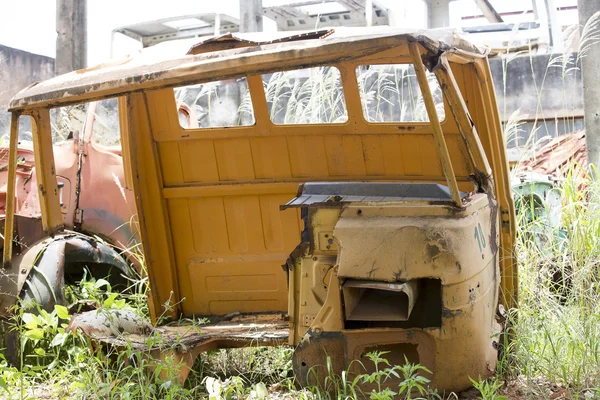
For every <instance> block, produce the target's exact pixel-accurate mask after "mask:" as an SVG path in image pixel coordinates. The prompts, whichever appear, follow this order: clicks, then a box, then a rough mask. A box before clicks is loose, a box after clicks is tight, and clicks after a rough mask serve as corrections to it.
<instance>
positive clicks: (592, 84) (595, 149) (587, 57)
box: [577, 0, 600, 178]
mask: <svg viewBox="0 0 600 400" xmlns="http://www.w3.org/2000/svg"><path fill="white" fill-rule="evenodd" d="M577 9H578V11H579V26H580V27H581V28H580V29H581V32H582V35H585V36H588V35H589V34H588V35H586V34H585V33H583V27H584V26H585V24H586V22H587V21H588V20H589V19H590V17H591V16H592V15H594V13H596V12H597V11H599V10H600V0H578V1H577ZM590 34H591V35H597V34H598V33H597V32H590ZM588 37H589V36H588ZM581 41H582V43H583V49H580V53H579V54H580V55H581V56H582V57H581V74H582V77H583V116H584V124H585V140H586V144H587V160H588V164H594V165H596V166H597V167H600V79H599V75H600V43H599V42H598V40H594V39H591V40H588V41H587V42H588V43H585V38H584V37H582V38H581ZM596 178H598V177H596Z"/></svg>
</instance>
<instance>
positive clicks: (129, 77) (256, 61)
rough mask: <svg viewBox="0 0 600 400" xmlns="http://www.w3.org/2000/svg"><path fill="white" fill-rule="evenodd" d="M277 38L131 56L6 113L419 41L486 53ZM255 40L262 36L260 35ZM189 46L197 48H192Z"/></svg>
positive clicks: (45, 90) (376, 32)
mask: <svg viewBox="0 0 600 400" xmlns="http://www.w3.org/2000/svg"><path fill="white" fill-rule="evenodd" d="M279 34H280V35H279V37H277V39H276V40H272V41H256V37H258V36H257V35H256V34H249V35H246V36H245V35H243V34H236V35H235V36H233V35H231V34H229V36H230V37H231V38H232V40H233V41H236V40H239V41H243V42H244V43H245V46H246V47H241V48H231V46H229V47H228V45H224V46H222V48H223V49H219V48H218V46H217V47H215V46H214V45H215V41H219V40H220V37H215V40H214V41H210V40H209V41H206V40H205V41H204V42H207V43H210V44H211V45H212V46H213V47H211V50H210V51H206V52H203V53H201V54H197V55H184V56H179V57H176V58H170V59H167V58H165V56H164V55H163V54H162V52H158V51H149V52H147V53H142V54H141V55H139V56H137V57H130V58H126V59H122V60H118V61H114V62H109V63H105V64H101V65H98V66H95V67H91V68H87V69H82V70H78V71H73V72H70V73H68V74H64V75H60V76H57V77H54V78H52V79H49V80H46V81H43V82H38V83H34V84H32V85H31V86H29V87H27V88H25V89H23V90H22V91H20V92H19V93H17V94H16V95H15V96H14V97H13V99H12V100H11V102H10V105H9V111H22V110H26V109H30V108H36V107H56V106H64V105H69V104H76V103H81V102H87V101H93V100H98V99H102V98H107V97H114V96H119V95H123V94H125V93H128V92H135V91H140V90H150V89H159V88H164V87H174V86H182V85H188V84H192V83H199V82H203V81H204V82H207V81H213V80H221V79H228V78H234V77H239V76H244V75H256V74H263V73H269V72H274V71H281V70H285V69H293V68H299V67H302V68H304V67H309V66H311V65H318V64H327V63H335V62H336V61H337V60H341V59H344V60H347V59H349V58H358V57H362V56H365V55H368V54H373V53H377V52H380V51H383V50H386V49H390V48H394V47H397V46H401V45H405V44H406V43H407V42H408V41H417V42H419V43H420V44H421V45H423V47H424V48H425V49H426V50H427V51H428V52H429V53H430V54H432V55H436V54H440V53H441V52H449V53H454V54H457V55H460V56H462V57H466V58H471V59H472V58H481V57H485V56H486V54H487V49H483V48H480V47H477V46H476V45H474V44H472V43H470V42H468V41H467V40H465V39H464V38H462V37H461V36H459V35H458V34H457V33H456V32H455V31H454V30H444V29H442V30H429V31H406V30H397V29H393V28H387V27H374V28H346V29H340V28H336V30H335V32H331V34H329V35H326V36H319V35H308V37H312V38H311V39H306V40H299V39H298V38H297V37H296V35H294V36H293V37H290V38H287V39H286V38H281V32H280V33H279ZM288 34H289V33H288ZM275 36H276V35H275ZM260 37H261V38H264V37H265V34H262V36H260ZM315 37H317V39H315ZM251 41H254V43H250V42H251ZM228 43H231V41H229V42H228ZM194 48H195V49H196V51H197V50H198V46H194ZM150 49H152V48H150ZM406 55H407V56H408V50H407V53H406Z"/></svg>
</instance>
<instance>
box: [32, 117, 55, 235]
mask: <svg viewBox="0 0 600 400" xmlns="http://www.w3.org/2000/svg"><path fill="white" fill-rule="evenodd" d="M31 117H32V118H33V120H34V121H35V123H34V124H32V125H31V127H32V130H33V132H32V133H33V151H34V153H35V166H36V168H35V174H36V178H37V182H38V193H39V196H40V210H41V213H42V226H43V227H44V232H45V233H46V234H47V235H50V236H52V235H54V233H55V232H57V231H58V230H60V229H62V228H63V217H62V213H61V211H60V201H59V195H58V185H57V183H56V168H55V166H54V149H53V147H52V132H51V128H50V112H49V110H48V109H47V108H40V109H36V110H33V111H32V112H31Z"/></svg>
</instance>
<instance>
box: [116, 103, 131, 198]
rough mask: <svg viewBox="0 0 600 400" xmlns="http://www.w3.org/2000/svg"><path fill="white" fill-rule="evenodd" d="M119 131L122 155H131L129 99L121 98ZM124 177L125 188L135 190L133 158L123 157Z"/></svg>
mask: <svg viewBox="0 0 600 400" xmlns="http://www.w3.org/2000/svg"><path fill="white" fill-rule="evenodd" d="M118 107H119V130H120V132H121V150H122V154H129V152H130V150H131V149H130V145H129V115H128V114H127V111H128V110H127V99H126V98H125V97H119V99H118ZM123 175H124V176H125V187H126V188H127V189H129V190H133V176H132V172H131V158H129V157H123Z"/></svg>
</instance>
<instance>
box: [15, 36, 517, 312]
mask: <svg viewBox="0 0 600 400" xmlns="http://www.w3.org/2000/svg"><path fill="white" fill-rule="evenodd" d="M411 40H416V39H415V36H411V35H406V34H402V35H396V36H389V35H388V36H386V37H382V38H379V39H378V38H371V37H370V38H366V39H360V40H358V39H350V38H348V39H344V38H341V39H340V38H338V39H332V40H330V41H328V40H323V41H322V42H318V43H317V42H310V43H307V44H302V45H299V44H297V43H289V44H284V45H278V46H273V47H272V48H270V47H266V48H264V49H251V50H248V49H245V50H244V51H238V50H234V51H230V52H223V53H219V54H218V55H217V56H215V55H214V54H204V55H200V56H194V57H189V58H187V59H186V60H183V61H179V63H177V62H176V61H168V62H161V63H156V64H148V66H144V67H139V66H136V63H135V62H133V63H131V64H127V63H126V64H123V65H122V66H119V67H115V68H113V69H111V70H107V71H100V72H98V70H90V71H86V72H83V73H81V76H80V77H79V78H77V79H73V78H70V80H62V81H61V79H60V77H59V78H55V79H54V80H51V81H48V83H43V84H40V85H38V86H36V87H33V88H31V89H28V90H27V91H24V92H22V93H20V94H19V96H18V98H16V99H15V100H14V101H13V102H12V103H11V108H12V109H13V110H15V111H19V110H29V109H34V110H36V107H45V106H47V105H49V104H52V105H53V106H54V105H58V104H74V103H77V102H82V101H89V100H93V99H96V98H100V97H105V96H111V95H117V94H119V95H124V96H125V97H126V98H127V113H126V114H125V115H127V119H128V120H127V121H126V122H127V123H128V125H127V129H125V130H124V131H123V132H124V133H128V135H129V136H128V138H127V140H125V141H124V143H126V144H127V146H126V147H128V148H129V152H128V153H127V152H124V157H125V159H126V163H125V164H126V165H127V166H129V165H131V177H132V181H133V182H132V184H133V187H134V189H135V191H136V194H137V196H136V197H137V199H136V201H137V209H138V212H139V220H140V227H141V236H142V240H143V246H144V252H145V255H146V264H147V267H148V271H149V275H150V282H151V296H152V303H153V304H154V305H155V308H156V310H155V315H154V316H155V317H157V316H160V315H161V314H163V313H166V314H167V315H171V316H176V315H183V316H192V315H206V314H226V313H228V312H233V311H243V312H258V311H263V312H264V311H285V310H287V308H288V293H287V284H286V277H285V273H284V272H283V270H282V268H281V264H283V263H284V262H285V259H286V258H287V255H288V254H289V253H290V252H291V251H292V250H293V249H294V247H295V246H296V245H297V244H298V243H299V241H300V231H301V229H302V222H301V220H300V218H299V213H298V212H297V211H295V210H286V211H283V212H281V211H279V205H281V204H284V203H286V202H287V201H289V200H290V199H291V198H292V197H294V195H295V194H296V187H297V185H298V184H300V183H303V182H307V181H409V182H438V183H444V184H445V183H446V182H447V181H448V179H450V180H453V179H455V180H456V182H457V184H458V188H459V189H460V190H461V191H463V192H469V191H472V190H473V189H474V185H473V184H472V183H471V181H470V179H469V175H470V174H473V173H474V172H475V168H474V166H473V163H472V161H471V158H470V156H469V152H470V150H469V149H468V148H467V145H466V140H465V139H464V137H463V136H461V131H460V130H459V129H458V125H457V123H456V122H455V120H454V118H453V113H452V112H451V110H450V109H449V106H448V104H446V106H445V108H446V110H445V115H446V117H445V119H444V121H442V122H441V124H440V128H441V134H442V135H443V139H444V142H445V143H446V146H447V150H448V153H449V158H450V163H451V168H445V169H444V168H442V162H441V159H440V156H439V149H438V145H437V144H436V140H435V139H434V130H433V129H432V128H431V125H430V124H429V123H367V122H366V121H365V119H364V117H363V114H362V107H361V100H360V98H359V96H358V93H359V91H358V85H357V80H356V76H355V71H356V67H357V66H359V65H368V64H377V63H381V64H393V63H406V62H410V60H412V58H411V55H410V52H409V46H408V42H409V41H411ZM419 40H421V39H419ZM423 46H424V47H423ZM436 46H437V45H435V43H434V41H433V40H431V39H422V42H421V45H420V47H419V50H420V53H421V54H425V55H427V50H426V49H429V51H431V52H436V51H437V50H438V49H439V48H440V47H436ZM460 48H461V49H462V50H456V51H455V53H453V54H452V56H451V57H449V61H450V67H451V68H452V72H453V73H454V79H455V81H456V84H457V86H458V88H459V89H460V91H461V93H462V96H463V97H464V99H465V103H466V105H467V108H468V111H469V112H470V115H471V118H472V119H473V121H474V123H475V126H476V128H477V134H478V135H479V139H480V140H481V144H482V147H483V149H484V151H485V155H486V157H487V159H488V161H489V164H490V166H491V169H492V171H493V176H494V182H495V185H496V187H495V188H494V189H493V190H494V191H495V195H496V197H497V199H498V204H499V207H500V210H501V213H503V214H502V215H501V218H502V221H503V224H502V227H503V230H502V234H501V241H500V246H501V248H504V249H505V250H504V251H505V253H506V255H507V256H511V255H512V251H513V250H512V241H513V238H514V215H513V214H514V212H513V209H512V202H511V200H510V190H509V186H508V177H507V166H506V161H505V157H504V150H503V144H502V135H501V131H500V124H499V121H498V116H497V109H496V105H495V101H494V96H493V87H492V84H491V80H490V77H489V67H488V65H487V62H486V60H485V55H484V53H477V52H476V51H473V52H472V53H471V52H469V51H468V50H464V49H466V48H468V46H462V45H461V47H460ZM314 65H331V66H335V67H336V68H338V70H339V71H340V73H341V79H342V84H343V90H344V95H345V102H346V105H347V109H348V120H347V121H346V122H344V123H341V124H317V125H275V124H273V123H271V121H270V120H269V119H268V110H267V104H266V102H265V100H264V99H265V95H264V92H263V88H262V80H261V78H260V74H262V73H269V72H274V71H278V70H286V69H297V68H299V67H300V66H302V67H305V66H314ZM242 76H246V77H247V78H248V85H249V90H250V95H251V98H252V105H253V108H254V114H255V119H256V123H255V124H254V125H252V126H243V127H232V128H210V129H183V128H181V127H180V125H179V122H178V117H177V107H176V103H175V98H174V95H173V89H172V87H174V86H181V85H186V84H193V83H199V82H209V81H212V80H220V79H223V78H234V77H242ZM134 91H135V92H134ZM40 110H43V111H42V112H46V113H47V109H40ZM36 112H37V111H36ZM41 121H42V122H43V119H42V120H41ZM438 133H440V132H438ZM463 134H464V132H463ZM47 135H48V138H49V137H50V134H49V132H47ZM40 140H41V139H40ZM45 140H46V141H48V140H49V139H45ZM39 143H40V144H41V143H42V142H41V141H39ZM438 143H439V140H438ZM46 145H48V143H46ZM47 147H49V145H48V146H47ZM124 150H126V149H124ZM49 153H50V154H51V151H50V152H49ZM41 156H42V153H40V157H41ZM42 158H43V157H41V158H40V162H42V163H43V164H38V165H44V166H46V168H51V164H52V162H51V160H50V159H42ZM37 162H38V161H37V160H36V163H37ZM445 172H446V173H445ZM449 173H450V174H452V175H454V176H448V174H449ZM50 175H51V174H50V173H47V174H44V175H43V176H40V178H39V181H40V182H41V183H42V184H44V185H49V184H50V181H51V179H52V178H51V176H50ZM54 186H55V184H54ZM54 203H56V204H54ZM46 205H47V207H48V210H49V214H48V216H47V217H46V218H45V221H46V225H48V227H49V229H54V228H55V225H54V224H55V222H56V221H55V220H57V218H56V217H55V216H54V211H55V208H56V206H57V202H56V201H55V200H54V199H48V201H47V203H46ZM59 211H60V210H59ZM58 215H59V216H60V212H59V214H58ZM501 262H502V264H501V271H502V274H503V280H502V282H503V289H504V290H505V296H506V297H507V298H515V291H516V286H515V285H516V278H515V275H516V269H515V264H514V260H513V259H512V258H510V257H504V258H502V260H501ZM508 277H510V278H511V279H510V280H507V278H508ZM166 303H167V304H168V303H170V304H171V306H170V307H169V308H168V310H165V309H163V305H164V304H166ZM507 304H515V303H510V302H508V301H507Z"/></svg>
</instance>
